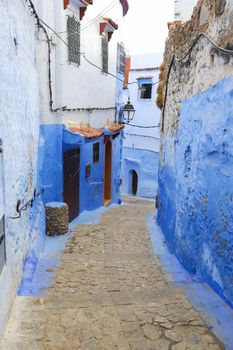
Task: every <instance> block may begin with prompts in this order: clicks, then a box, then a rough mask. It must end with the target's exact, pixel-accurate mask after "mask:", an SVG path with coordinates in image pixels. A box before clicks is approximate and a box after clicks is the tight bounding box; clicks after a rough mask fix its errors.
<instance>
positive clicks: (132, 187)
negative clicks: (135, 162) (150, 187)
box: [128, 170, 138, 196]
mask: <svg viewBox="0 0 233 350" xmlns="http://www.w3.org/2000/svg"><path fill="white" fill-rule="evenodd" d="M128 186H129V187H128V193H129V194H132V195H134V196H136V195H137V191H138V174H137V172H136V171H135V170H130V172H129V182H128Z"/></svg>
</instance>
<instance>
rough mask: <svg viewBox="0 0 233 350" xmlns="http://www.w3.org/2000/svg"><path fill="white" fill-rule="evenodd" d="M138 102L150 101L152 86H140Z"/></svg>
mask: <svg viewBox="0 0 233 350" xmlns="http://www.w3.org/2000/svg"><path fill="white" fill-rule="evenodd" d="M139 93H140V100H150V99H151V94H152V84H141V89H140V91H139Z"/></svg>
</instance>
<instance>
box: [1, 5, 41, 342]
mask: <svg viewBox="0 0 233 350" xmlns="http://www.w3.org/2000/svg"><path fill="white" fill-rule="evenodd" d="M0 18H1V23H0V42H1V45H0V60H1V65H0V81H1V89H0V106H1V107H0V110H1V111H0V138H1V139H2V142H3V169H1V172H2V173H3V177H4V183H3V188H2V189H1V191H2V192H4V204H3V205H1V207H3V208H2V211H3V212H4V214H5V234H6V259H7V260H6V261H7V263H6V265H5V267H4V269H3V271H2V273H1V276H0V290H1V293H0V310H1V312H0V337H1V334H2V332H3V331H4V326H5V324H6V321H7V318H8V315H9V311H10V307H11V304H12V302H13V300H14V297H15V294H16V292H17V288H18V286H19V282H20V279H21V275H22V269H23V262H24V259H25V254H26V252H27V249H28V247H29V242H30V240H33V239H34V237H35V236H39V234H40V228H39V224H38V222H39V218H40V214H41V215H42V209H41V207H40V198H39V197H38V198H37V200H36V202H35V203H34V206H33V208H32V209H30V208H29V209H28V210H26V211H23V212H22V217H21V218H19V219H17V220H13V219H11V218H10V217H11V216H15V215H17V213H16V204H17V200H21V203H25V202H26V201H28V200H29V199H31V198H32V197H33V192H34V190H35V189H36V190H37V191H39V188H37V167H36V163H37V148H38V135H39V112H38V111H39V108H38V96H39V94H38V75H37V68H36V66H37V62H36V45H35V43H36V37H35V36H36V26H35V22H34V19H33V18H32V17H31V15H30V12H29V9H28V7H27V3H26V2H25V1H23V0H6V1H1V2H0ZM0 197H1V198H2V196H0ZM42 216H43V215H42Z"/></svg>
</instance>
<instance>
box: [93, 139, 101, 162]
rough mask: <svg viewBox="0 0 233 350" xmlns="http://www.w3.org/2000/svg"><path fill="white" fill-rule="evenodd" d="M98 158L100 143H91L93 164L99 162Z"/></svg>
mask: <svg viewBox="0 0 233 350" xmlns="http://www.w3.org/2000/svg"><path fill="white" fill-rule="evenodd" d="M99 159H100V143H99V142H96V143H94V145H93V164H96V163H98V162H99Z"/></svg>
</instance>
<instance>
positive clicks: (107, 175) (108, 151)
mask: <svg viewBox="0 0 233 350" xmlns="http://www.w3.org/2000/svg"><path fill="white" fill-rule="evenodd" d="M111 199H112V142H111V140H109V141H108V142H107V143H106V144H105V170H104V204H105V205H106V204H108V203H109V202H110V201H111Z"/></svg>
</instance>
